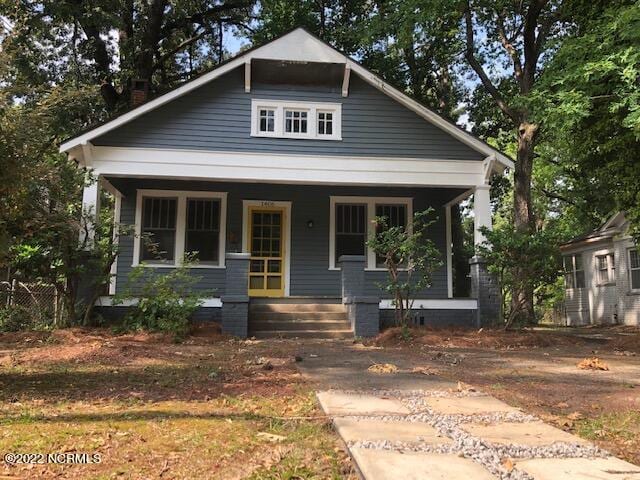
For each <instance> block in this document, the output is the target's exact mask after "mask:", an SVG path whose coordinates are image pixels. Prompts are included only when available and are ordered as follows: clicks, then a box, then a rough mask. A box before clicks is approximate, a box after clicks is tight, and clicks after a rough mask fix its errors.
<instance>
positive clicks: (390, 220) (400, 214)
mask: <svg viewBox="0 0 640 480" xmlns="http://www.w3.org/2000/svg"><path fill="white" fill-rule="evenodd" d="M376 217H378V218H383V219H384V223H382V224H379V225H377V227H376V228H377V230H378V232H381V231H382V230H383V229H387V228H396V227H400V228H402V229H405V228H407V220H408V219H407V206H406V205H404V204H400V205H398V204H390V205H386V204H376ZM384 262H385V259H384V257H383V256H380V255H376V267H377V268H384V266H385V265H384Z"/></svg>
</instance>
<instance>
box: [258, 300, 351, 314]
mask: <svg viewBox="0 0 640 480" xmlns="http://www.w3.org/2000/svg"><path fill="white" fill-rule="evenodd" d="M344 311H345V307H344V305H342V304H341V303H254V302H253V301H251V302H250V303H249V312H250V313H258V312H279V313H300V312H344Z"/></svg>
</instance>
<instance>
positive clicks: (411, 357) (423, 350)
mask: <svg viewBox="0 0 640 480" xmlns="http://www.w3.org/2000/svg"><path fill="white" fill-rule="evenodd" d="M411 334H412V335H411V337H412V338H411V340H409V341H404V340H403V339H402V335H401V334H400V332H399V330H398V329H390V330H387V331H385V332H383V333H382V334H381V335H380V336H379V337H378V338H377V339H376V340H374V341H372V342H368V343H369V344H370V345H372V346H373V347H374V348H375V347H378V348H379V347H382V351H383V352H385V353H387V354H388V355H395V356H397V358H398V359H403V360H404V361H411V362H412V364H413V365H415V367H416V368H417V370H416V371H418V372H420V371H422V372H424V373H427V374H436V375H440V376H443V377H445V378H449V379H452V380H458V381H462V382H465V383H469V384H473V385H476V386H477V387H479V388H481V389H482V390H484V391H485V392H487V393H489V394H491V395H494V396H495V397H497V398H500V399H502V400H504V401H506V402H508V403H510V404H511V405H514V406H517V407H521V408H522V409H524V410H525V411H527V412H529V413H533V414H535V415H538V416H540V417H541V418H542V419H543V420H545V421H547V422H549V423H552V424H554V425H556V426H558V427H560V428H562V429H564V430H566V431H569V432H571V433H575V434H577V435H579V436H581V437H584V438H586V439H589V440H592V441H594V442H595V443H596V444H598V445H599V446H601V447H603V448H605V449H607V450H609V451H611V452H612V453H614V454H616V455H617V456H620V457H622V458H624V459H626V460H628V461H630V462H633V463H635V464H637V465H640V329H638V328H634V327H608V328H607V327H601V328H582V329H560V328H555V329H554V328H546V329H545V328H541V329H535V330H530V331H523V332H504V331H502V330H486V329H484V330H481V331H475V330H448V329H441V330H434V329H427V328H420V329H414V330H412V331H411ZM593 357H596V358H597V359H599V360H600V362H599V363H597V364H598V365H601V366H604V367H606V368H608V370H588V369H587V370H584V369H580V368H578V364H579V363H580V362H581V361H582V360H584V359H585V358H593ZM421 369H422V370H421ZM424 373H423V374H424Z"/></svg>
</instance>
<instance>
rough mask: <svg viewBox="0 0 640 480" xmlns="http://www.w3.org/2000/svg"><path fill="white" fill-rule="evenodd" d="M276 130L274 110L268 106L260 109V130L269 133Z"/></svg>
mask: <svg viewBox="0 0 640 480" xmlns="http://www.w3.org/2000/svg"><path fill="white" fill-rule="evenodd" d="M275 131H276V111H275V110H273V109H270V108H261V109H260V132H261V133H269V132H275Z"/></svg>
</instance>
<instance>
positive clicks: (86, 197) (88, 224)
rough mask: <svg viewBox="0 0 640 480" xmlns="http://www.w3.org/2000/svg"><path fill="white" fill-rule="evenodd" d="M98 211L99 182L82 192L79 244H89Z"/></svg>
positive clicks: (93, 232) (88, 186) (92, 236)
mask: <svg viewBox="0 0 640 480" xmlns="http://www.w3.org/2000/svg"><path fill="white" fill-rule="evenodd" d="M99 211H100V181H99V180H96V181H95V182H93V183H92V184H91V185H87V186H86V187H84V191H83V192H82V221H83V222H84V224H83V230H82V231H81V232H80V242H81V243H83V242H85V241H86V242H87V244H90V243H91V242H92V241H93V238H94V235H95V224H96V222H97V220H98V218H97V214H98V212H99Z"/></svg>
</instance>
